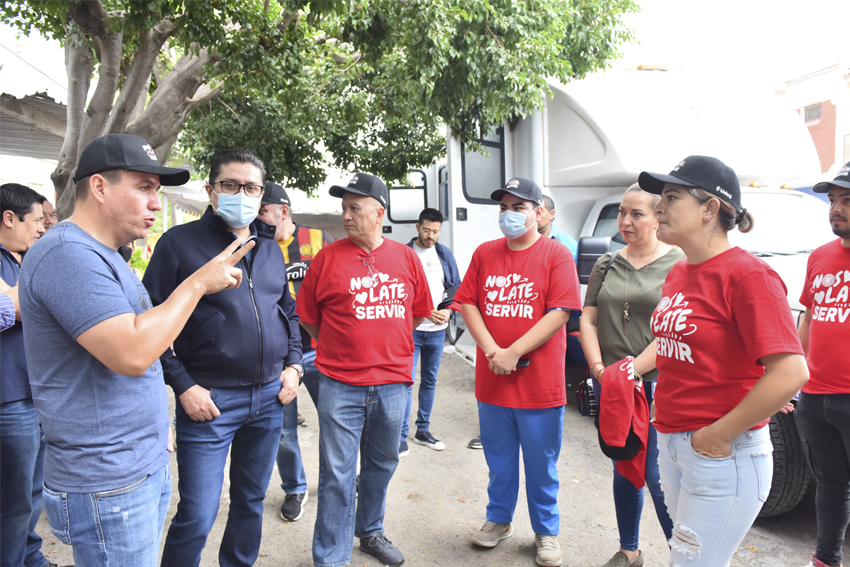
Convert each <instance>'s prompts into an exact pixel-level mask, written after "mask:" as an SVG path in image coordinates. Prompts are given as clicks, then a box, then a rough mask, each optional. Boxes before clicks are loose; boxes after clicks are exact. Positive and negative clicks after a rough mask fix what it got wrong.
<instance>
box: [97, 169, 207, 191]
mask: <svg viewBox="0 0 850 567" xmlns="http://www.w3.org/2000/svg"><path fill="white" fill-rule="evenodd" d="M123 169H125V170H126V171H141V172H142V173H155V174H156V175H159V184H160V185H164V186H166V187H176V186H177V185H183V184H185V183H187V182H188V181H189V177H190V174H189V170H188V169H181V168H178V167H163V166H161V165H151V166H147V165H140V166H134V167H125V168H123ZM92 175H93V174H92Z"/></svg>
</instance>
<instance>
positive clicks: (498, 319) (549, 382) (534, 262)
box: [455, 238, 581, 408]
mask: <svg viewBox="0 0 850 567" xmlns="http://www.w3.org/2000/svg"><path fill="white" fill-rule="evenodd" d="M579 289H580V288H579V283H578V276H577V274H576V266H575V262H573V259H572V256H570V253H569V250H568V249H567V248H566V246H564V245H562V244H560V243H558V242H555V241H553V240H550V239H548V238H538V239H537V241H536V242H535V243H534V244H532V245H531V247H529V248H527V249H525V250H520V251H514V250H511V249H510V248H508V244H507V238H500V239H498V240H492V241H490V242H485V243H484V244H482V245H481V246H479V247H478V248H477V249H476V250H475V253H473V255H472V261H471V262H470V264H469V268H468V269H467V271H466V275H465V276H464V277H463V282H462V283H461V285H460V289H458V291H457V293H456V294H455V301H459V302H460V303H467V304H469V305H474V306H475V307H477V308H478V310H479V311H481V316H482V317H483V318H484V324H485V325H486V326H487V330H488V331H490V334H491V335H492V336H493V339H494V340H495V341H496V343H497V344H498V345H499V346H500V347H502V348H507V347H509V346H510V345H511V344H513V343H514V342H515V341H516V340H517V339H519V338H520V337H521V336H523V335H524V334H525V333H527V332H528V331H529V330H530V329H531V328H532V327H533V326H534V325H535V324H536V323H537V322H538V321H539V320H540V319H542V318H543V316H544V315H546V313H547V312H548V311H549V310H550V309H553V308H560V309H575V310H576V311H581V301H580V299H579ZM566 341H567V335H566V327H561V328H560V329H558V332H557V333H555V335H554V336H553V337H552V338H551V339H549V340H548V341H547V342H546V343H544V344H543V345H541V346H539V347H538V348H536V349H534V350H533V351H531V352H529V353H528V354H526V355H525V356H523V358H527V359H528V360H529V361H530V364H529V366H528V367H527V368H517V370H516V371H515V372H511V373H510V374H509V375H507V376H497V375H496V374H494V373H493V371H491V370H490V368H489V362H488V361H487V358H486V357H485V356H484V352H483V351H482V350H481V348H478V349H477V355H476V358H475V397H476V398H477V399H478V400H479V401H482V402H484V403H487V404H493V405H496V406H503V407H510V408H550V407H556V406H562V405H564V404H566V403H567V397H566V387H565V384H564V358H565V355H566V349H567V342H566Z"/></svg>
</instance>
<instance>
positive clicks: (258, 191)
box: [213, 181, 263, 197]
mask: <svg viewBox="0 0 850 567" xmlns="http://www.w3.org/2000/svg"><path fill="white" fill-rule="evenodd" d="M216 183H218V184H219V185H221V192H222V193H227V194H228V195H236V194H237V193H239V191H245V195H247V196H248V197H259V196H260V195H262V194H263V186H262V185H253V184H251V183H248V184H244V185H243V184H242V183H236V182H235V181H213V186H215V184H216Z"/></svg>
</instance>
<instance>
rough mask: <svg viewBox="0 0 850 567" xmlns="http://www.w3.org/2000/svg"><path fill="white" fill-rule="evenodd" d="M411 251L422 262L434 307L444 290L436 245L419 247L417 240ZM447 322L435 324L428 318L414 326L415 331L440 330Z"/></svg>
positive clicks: (443, 275) (444, 276)
mask: <svg viewBox="0 0 850 567" xmlns="http://www.w3.org/2000/svg"><path fill="white" fill-rule="evenodd" d="M413 251H414V252H416V255H417V256H419V261H420V262H422V269H423V270H425V279H426V280H428V289H430V290H431V301H432V303H433V304H434V309H436V308H437V305H439V304H440V302H441V301H442V300H443V295H444V290H445V288H446V274H444V273H443V265H442V264H441V263H440V256H439V255H438V254H437V247H436V245H434V246H432V247H431V248H420V247H419V244H418V243H417V242H414V243H413ZM448 326H449V325H448V323H444V324H442V325H435V324H434V323H432V322H431V321H429V320H427V319H426V320H425V321H423V322H422V324H421V325H419V326H418V327H416V330H417V331H442V330H443V329H445V328H446V327H448Z"/></svg>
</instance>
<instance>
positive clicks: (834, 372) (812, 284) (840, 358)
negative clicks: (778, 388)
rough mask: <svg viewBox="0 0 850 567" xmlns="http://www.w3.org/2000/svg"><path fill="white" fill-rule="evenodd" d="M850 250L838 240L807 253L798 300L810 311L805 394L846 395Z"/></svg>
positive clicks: (848, 385)
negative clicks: (807, 259) (807, 377)
mask: <svg viewBox="0 0 850 567" xmlns="http://www.w3.org/2000/svg"><path fill="white" fill-rule="evenodd" d="M848 282H850V249H848V248H845V247H844V246H842V245H841V239H840V238H838V239H836V240H835V241H834V242H830V243H829V244H824V245H823V246H821V247H820V248H818V249H817V250H815V251H814V252H812V255H811V256H809V265H808V267H807V269H806V283H805V285H803V293H802V295H800V303H802V304H803V305H804V306H805V307H806V308H807V309H811V310H812V323H811V325H810V326H809V356H808V361H807V362H808V365H809V381H808V382H807V383H806V385H805V386H803V391H804V392H805V393H807V394H850V368H848V367H847V356H846V354H845V353H846V351H845V350H844V349H846V348H847V340H848V339H850V299H848V294H850V283H848Z"/></svg>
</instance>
